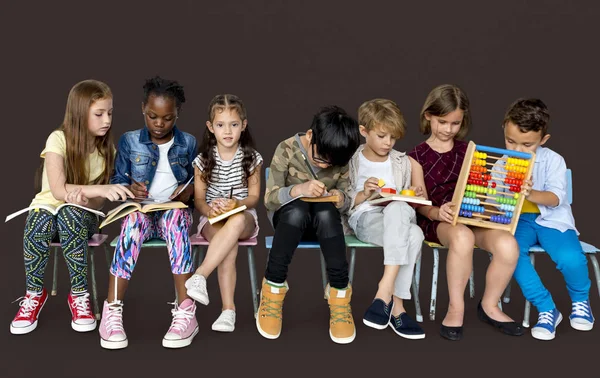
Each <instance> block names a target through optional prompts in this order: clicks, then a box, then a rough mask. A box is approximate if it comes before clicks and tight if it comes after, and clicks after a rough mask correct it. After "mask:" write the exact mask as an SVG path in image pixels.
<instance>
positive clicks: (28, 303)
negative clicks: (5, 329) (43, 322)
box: [10, 289, 48, 335]
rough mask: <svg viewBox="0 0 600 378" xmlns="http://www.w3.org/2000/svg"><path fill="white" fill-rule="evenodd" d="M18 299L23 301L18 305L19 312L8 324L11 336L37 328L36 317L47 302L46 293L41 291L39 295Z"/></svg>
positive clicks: (43, 290)
mask: <svg viewBox="0 0 600 378" xmlns="http://www.w3.org/2000/svg"><path fill="white" fill-rule="evenodd" d="M19 299H23V300H22V301H21V302H20V303H19V306H20V308H19V312H17V316H15V318H14V319H13V321H12V322H11V323H10V333H12V334H13V335H24V334H26V333H29V332H31V331H33V330H34V329H35V328H36V327H37V323H38V315H39V314H40V311H42V307H44V304H45V303H46V300H48V292H47V291H46V289H42V292H41V293H40V294H35V293H27V294H26V295H25V296H24V297H21V298H19ZM19 299H17V301H18V300H19Z"/></svg>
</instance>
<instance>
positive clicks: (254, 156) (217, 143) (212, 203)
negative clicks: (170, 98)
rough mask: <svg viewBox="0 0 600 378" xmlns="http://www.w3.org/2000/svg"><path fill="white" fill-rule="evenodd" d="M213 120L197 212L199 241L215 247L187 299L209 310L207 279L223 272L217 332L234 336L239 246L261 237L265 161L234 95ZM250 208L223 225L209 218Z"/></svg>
mask: <svg viewBox="0 0 600 378" xmlns="http://www.w3.org/2000/svg"><path fill="white" fill-rule="evenodd" d="M208 116H209V120H208V121H206V130H205V132H204V138H203V140H202V143H201V146H200V151H201V152H200V154H199V155H198V156H197V157H196V159H195V160H194V163H193V164H194V169H195V175H196V180H195V184H194V189H195V195H194V199H195V206H196V209H198V211H199V212H200V222H199V224H198V235H199V236H202V237H204V238H205V239H206V240H208V241H209V242H210V245H209V247H208V251H207V253H206V258H205V259H204V261H203V262H202V265H200V267H199V268H198V269H197V270H196V273H195V274H194V275H193V276H192V277H191V278H190V279H189V280H187V282H186V284H185V285H186V287H187V294H188V295H189V296H190V297H191V298H193V299H195V300H196V301H197V302H199V303H202V304H204V305H207V304H208V302H209V300H208V292H207V290H206V279H207V278H208V276H209V275H210V274H211V273H212V272H213V271H214V270H215V269H216V268H217V267H218V268H219V269H218V277H219V287H220V289H221V300H222V302H223V307H222V312H221V315H220V316H219V318H218V319H217V320H216V321H215V322H214V323H213V325H212V329H213V330H214V331H220V332H233V330H234V328H235V304H234V303H233V294H234V291H235V283H236V267H235V259H236V257H237V252H238V240H245V239H249V238H255V237H256V236H257V235H258V229H259V228H258V217H257V215H256V209H255V208H256V205H257V203H258V200H259V195H260V167H261V166H262V163H263V159H262V156H261V155H260V154H259V153H258V152H256V150H255V149H254V142H253V140H252V136H251V135H250V130H249V129H248V120H247V118H246V108H245V106H244V104H243V103H242V101H241V100H240V99H239V98H238V97H237V96H234V95H230V94H225V95H218V96H216V97H215V98H213V99H212V101H211V102H210V104H209V106H208ZM242 205H246V208H247V209H246V210H245V211H243V212H240V213H237V214H234V215H232V216H230V217H228V218H226V219H224V220H222V221H220V222H218V223H215V224H212V225H211V224H209V223H208V218H209V217H214V216H217V215H219V214H221V213H223V212H226V211H229V210H232V209H234V208H236V207H238V206H242Z"/></svg>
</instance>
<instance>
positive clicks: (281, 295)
mask: <svg viewBox="0 0 600 378" xmlns="http://www.w3.org/2000/svg"><path fill="white" fill-rule="evenodd" d="M283 285H284V286H282V287H278V286H273V285H270V284H268V283H267V280H266V279H263V282H262V289H261V291H260V306H259V307H258V313H257V315H256V328H257V329H258V332H259V333H260V334H261V335H263V336H264V337H266V338H267V339H276V338H278V337H279V335H280V334H281V325H282V321H283V314H282V312H283V300H284V299H285V294H286V293H287V292H288V290H289V286H288V284H287V281H286V282H284V283H283Z"/></svg>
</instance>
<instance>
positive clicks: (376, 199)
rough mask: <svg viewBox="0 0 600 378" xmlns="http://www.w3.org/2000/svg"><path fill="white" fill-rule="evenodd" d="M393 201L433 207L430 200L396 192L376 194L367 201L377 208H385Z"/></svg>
mask: <svg viewBox="0 0 600 378" xmlns="http://www.w3.org/2000/svg"><path fill="white" fill-rule="evenodd" d="M392 201H404V202H408V203H416V204H420V205H430V206H431V201H430V200H428V199H425V197H417V196H406V195H402V194H397V193H395V191H394V193H386V192H375V193H373V194H372V195H371V196H370V197H369V199H368V200H367V202H368V203H369V204H370V205H377V206H385V205H387V204H389V203H390V202H392Z"/></svg>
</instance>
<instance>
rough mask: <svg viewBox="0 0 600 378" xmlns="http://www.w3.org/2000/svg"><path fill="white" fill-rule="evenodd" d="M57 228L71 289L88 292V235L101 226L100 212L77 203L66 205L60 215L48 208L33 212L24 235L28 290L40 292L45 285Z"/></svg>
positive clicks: (59, 212) (28, 217)
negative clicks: (81, 206)
mask: <svg viewBox="0 0 600 378" xmlns="http://www.w3.org/2000/svg"><path fill="white" fill-rule="evenodd" d="M57 223H58V227H57ZM57 228H58V236H59V239H60V244H61V246H62V250H63V254H64V256H65V261H66V262H67V268H68V269H69V276H70V277H71V290H72V291H73V293H75V294H76V293H81V292H85V291H87V261H88V260H87V255H88V254H87V252H88V239H89V238H90V237H92V235H93V234H94V231H95V230H96V229H97V228H98V216H97V215H95V214H93V213H90V212H89V211H86V210H83V209H80V208H78V207H75V206H66V207H63V208H62V209H60V210H59V211H58V215H56V216H54V215H52V213H50V212H49V211H47V210H44V209H36V210H32V211H30V212H29V215H28V216H27V221H26V223H25V232H24V237H23V250H24V257H25V275H26V277H27V290H28V291H33V292H40V291H42V288H43V287H44V271H45V270H46V265H47V264H48V257H49V256H50V243H51V242H52V240H53V239H54V237H55V236H56V233H57Z"/></svg>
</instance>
